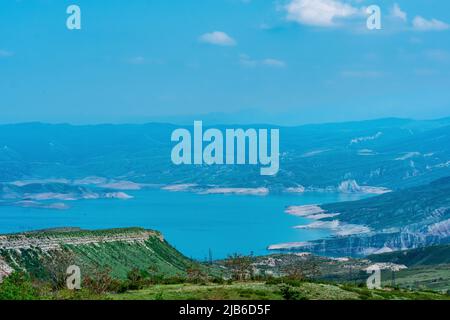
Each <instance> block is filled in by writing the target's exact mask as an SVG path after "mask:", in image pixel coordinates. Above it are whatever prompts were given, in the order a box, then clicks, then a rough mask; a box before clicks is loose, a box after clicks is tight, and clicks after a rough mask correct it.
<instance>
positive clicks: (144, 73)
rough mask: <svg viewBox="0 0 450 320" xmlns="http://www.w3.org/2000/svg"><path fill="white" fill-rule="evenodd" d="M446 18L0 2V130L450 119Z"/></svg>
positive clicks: (353, 4)
mask: <svg viewBox="0 0 450 320" xmlns="http://www.w3.org/2000/svg"><path fill="white" fill-rule="evenodd" d="M70 4H76V5H78V6H79V7H80V8H81V27H82V29H81V30H68V29H67V27H66V19H67V17H68V14H67V13H66V8H67V7H68V6H69V5H70ZM371 4H376V5H379V6H380V7H381V9H382V12H381V13H382V28H383V29H382V30H373V31H370V30H368V29H367V28H366V15H365V9H364V8H365V7H366V6H368V5H371ZM449 24H450V2H449V1H444V0H398V1H377V0H372V1H364V0H279V1H269V0H214V1H212V0H172V1H167V0H158V1H156V0H132V1H126V0H108V1H105V0H71V1H64V0H1V1H0V122H1V123H8V122H22V121H45V122H72V123H97V122H144V121H151V120H158V119H171V117H174V119H175V118H180V117H181V118H182V117H183V116H184V115H189V114H207V113H218V114H220V113H230V114H231V115H230V116H229V117H231V118H232V117H235V118H236V120H242V119H244V118H245V121H251V119H252V117H254V120H255V121H259V122H261V121H272V122H279V123H306V122H323V121H342V120H354V119H368V118H377V117H386V116H397V117H413V118H435V117H443V116H450V112H449V110H450V26H449ZM219 119H220V116H219ZM249 119H250V120H249ZM199 120H202V118H201V117H200V116H199Z"/></svg>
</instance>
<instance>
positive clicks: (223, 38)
mask: <svg viewBox="0 0 450 320" xmlns="http://www.w3.org/2000/svg"><path fill="white" fill-rule="evenodd" d="M199 40H200V41H201V42H205V43H209V44H214V45H218V46H234V45H236V41H235V40H234V39H233V38H232V37H230V36H229V35H228V34H226V33H225V32H222V31H214V32H210V33H205V34H203V35H201V36H200V38H199Z"/></svg>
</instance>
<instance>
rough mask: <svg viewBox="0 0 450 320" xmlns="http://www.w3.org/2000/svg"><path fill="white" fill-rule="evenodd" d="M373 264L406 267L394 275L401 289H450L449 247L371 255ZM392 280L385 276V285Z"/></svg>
mask: <svg viewBox="0 0 450 320" xmlns="http://www.w3.org/2000/svg"><path fill="white" fill-rule="evenodd" d="M368 258H369V259H370V260H371V261H373V262H393V263H396V264H403V265H406V266H407V267H408V269H406V270H402V271H400V272H398V273H397V274H396V284H397V285H399V286H401V287H407V288H416V289H425V288H426V289H432V290H436V291H446V290H449V288H450V245H442V246H432V247H425V248H419V249H413V250H406V251H396V252H390V253H383V254H377V255H371V256H369V257H368ZM391 281H392V280H391V279H389V276H388V275H387V276H386V279H385V283H390V282H391Z"/></svg>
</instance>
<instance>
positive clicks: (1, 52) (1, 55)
mask: <svg viewBox="0 0 450 320" xmlns="http://www.w3.org/2000/svg"><path fill="white" fill-rule="evenodd" d="M13 55H14V52H11V51H8V50H2V49H0V58H7V57H11V56H13Z"/></svg>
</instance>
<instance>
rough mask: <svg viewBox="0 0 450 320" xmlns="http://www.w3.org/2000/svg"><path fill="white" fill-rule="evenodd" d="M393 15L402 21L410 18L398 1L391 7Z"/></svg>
mask: <svg viewBox="0 0 450 320" xmlns="http://www.w3.org/2000/svg"><path fill="white" fill-rule="evenodd" d="M391 16H392V17H394V18H397V19H400V20H402V21H405V22H406V21H407V20H408V15H407V14H406V12H405V11H403V10H402V9H401V8H400V6H399V5H398V3H395V4H394V6H393V7H392V9H391Z"/></svg>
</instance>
